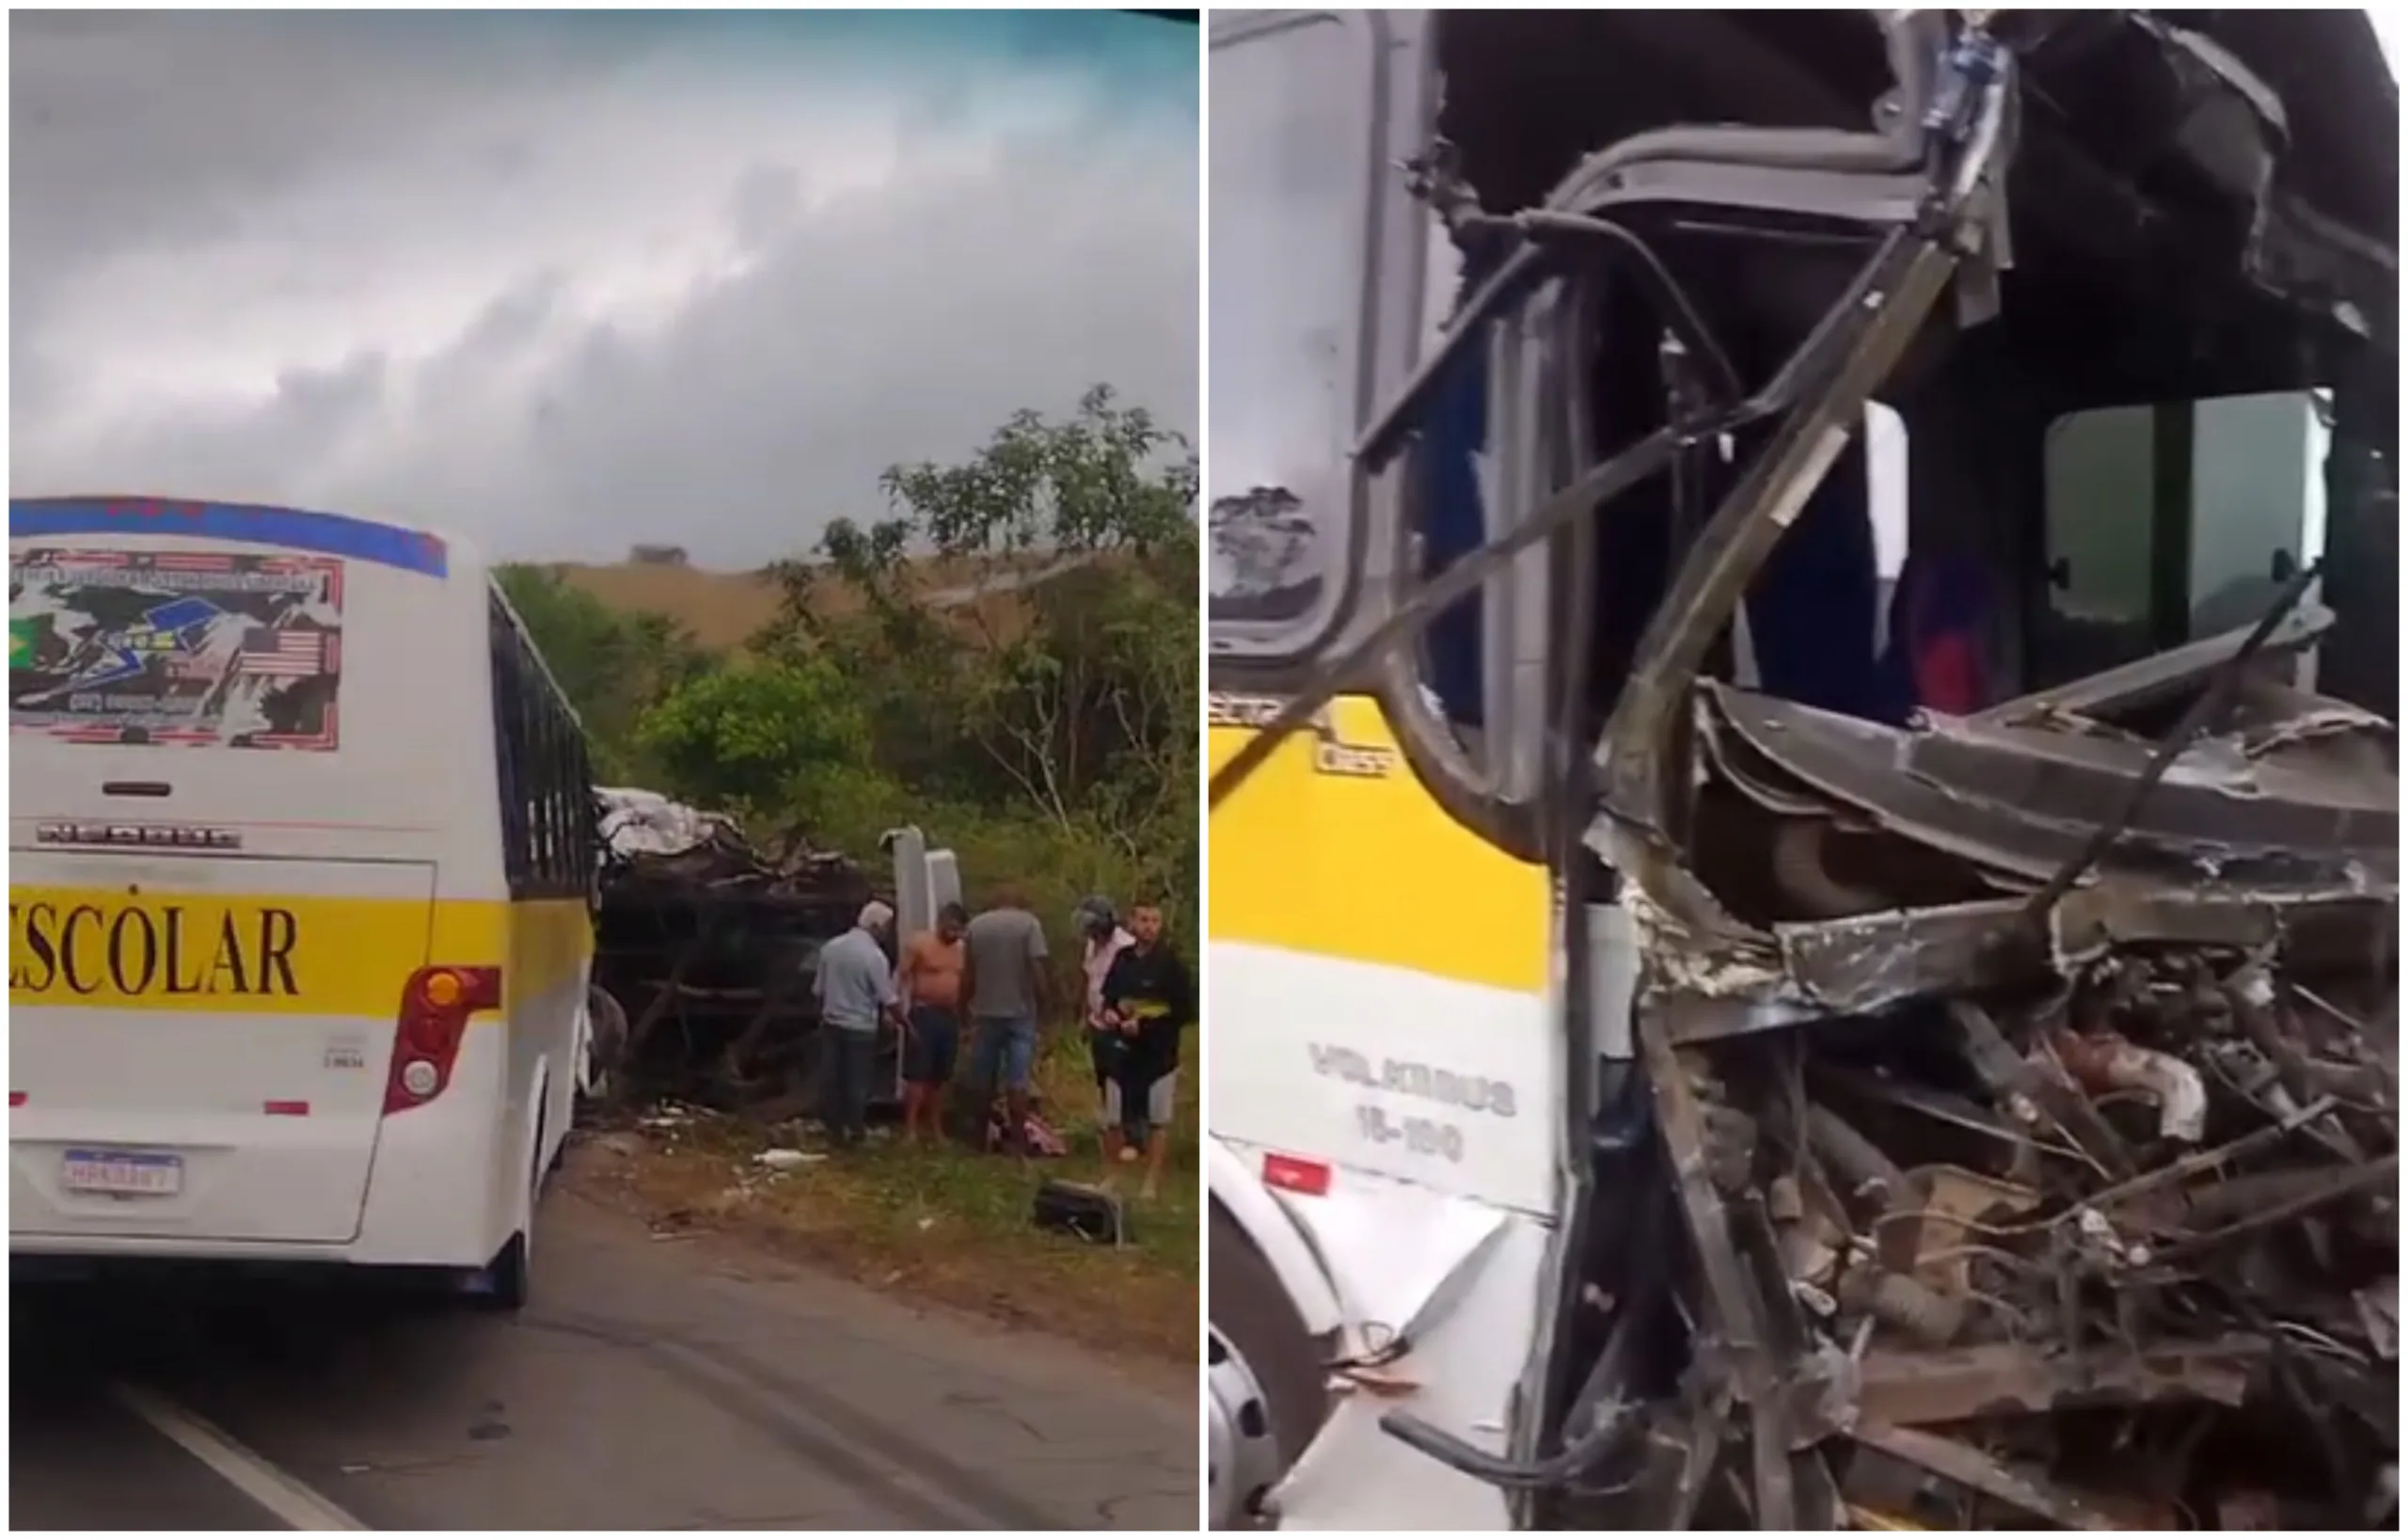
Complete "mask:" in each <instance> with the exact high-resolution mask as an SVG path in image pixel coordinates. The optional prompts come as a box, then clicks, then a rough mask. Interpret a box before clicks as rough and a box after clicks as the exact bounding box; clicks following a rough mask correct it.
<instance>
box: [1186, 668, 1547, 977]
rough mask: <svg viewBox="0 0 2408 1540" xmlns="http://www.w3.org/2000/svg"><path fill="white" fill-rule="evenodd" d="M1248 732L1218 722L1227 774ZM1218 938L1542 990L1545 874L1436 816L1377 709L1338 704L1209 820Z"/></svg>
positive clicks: (1212, 742) (1215, 749)
mask: <svg viewBox="0 0 2408 1540" xmlns="http://www.w3.org/2000/svg"><path fill="white" fill-rule="evenodd" d="M1252 736H1253V734H1252V732H1251V731H1250V730H1248V729H1246V728H1243V727H1230V726H1224V725H1219V724H1216V725H1214V726H1213V727H1212V730H1211V734H1210V738H1209V747H1210V753H1211V756H1212V767H1213V768H1214V769H1217V768H1219V767H1220V766H1221V765H1222V764H1223V763H1225V762H1227V761H1228V758H1229V756H1230V755H1232V754H1236V753H1237V751H1238V748H1239V746H1240V745H1241V744H1243V743H1244V742H1245V741H1246V739H1247V738H1251V737H1252ZM1209 837H1210V839H1211V841H1212V904H1211V925H1212V930H1211V934H1212V939H1213V940H1215V941H1230V942H1248V943H1253V944H1256V945H1265V946H1277V947H1281V948H1284V949H1287V950H1291V951H1296V952H1303V953H1307V954H1309V955H1313V956H1319V957H1333V958H1341V959H1345V960H1347V961H1358V962H1375V963H1385V964H1386V965H1389V966H1391V967H1397V968H1409V969H1412V970H1414V971H1416V972H1418V973H1426V974H1431V975H1434V976H1438V977H1442V978H1450V979H1456V980H1460V981H1462V982H1465V983H1472V984H1486V985H1490V986H1492V987H1495V988H1499V989H1510V990H1516V991H1524V992H1533V993H1535V992H1541V991H1543V990H1545V988H1546V980H1547V919H1548V914H1549V912H1550V908H1551V902H1550V898H1549V892H1550V890H1549V887H1548V883H1547V876H1546V872H1545V868H1543V867H1541V866H1538V865H1532V864H1531V863H1529V862H1526V861H1522V860H1519V859H1517V858H1515V857H1514V856H1513V855H1511V854H1509V853H1507V852H1506V851H1504V850H1501V849H1497V847H1496V846H1495V845H1492V844H1490V843H1489V842H1488V841H1487V840H1485V839H1482V838H1481V836H1480V835H1478V834H1474V833H1473V832H1472V831H1471V830H1469V829H1467V828H1465V826H1464V825H1463V824H1462V823H1460V822H1458V821H1457V820H1456V819H1455V818H1452V817H1451V816H1450V815H1449V814H1448V812H1447V810H1446V809H1445V808H1443V807H1441V806H1439V805H1438V802H1437V801H1436V799H1434V797H1432V796H1431V794H1430V791H1429V788H1428V787H1426V786H1423V785H1422V784H1421V781H1420V779H1419V778H1418V776H1416V775H1415V774H1414V772H1413V770H1412V769H1411V768H1410V767H1409V766H1407V765H1406V764H1405V763H1404V761H1403V757H1402V754H1401V753H1400V752H1399V751H1398V748H1397V741H1396V737H1395V734H1394V733H1393V732H1392V731H1390V729H1389V727H1388V724H1387V722H1386V719H1385V717H1384V716H1383V714H1382V713H1381V711H1380V708H1379V706H1378V705H1377V704H1376V703H1375V702H1373V701H1371V700H1369V699H1366V698H1343V699H1340V700H1338V701H1336V702H1334V703H1332V706H1331V708H1330V711H1329V713H1328V714H1327V717H1326V719H1325V726H1324V727H1323V730H1321V731H1318V732H1316V731H1311V730H1307V731H1304V732H1299V733H1297V734H1295V735H1294V736H1293V737H1291V738H1290V739H1289V740H1288V741H1287V742H1286V743H1284V744H1282V745H1281V746H1280V748H1279V751H1278V752H1277V753H1276V754H1273V755H1272V756H1271V758H1270V759H1269V760H1268V761H1266V762H1265V763H1264V764H1263V766H1262V767H1261V769H1260V770H1257V771H1256V772H1255V774H1254V776H1253V778H1252V779H1250V780H1248V781H1247V782H1246V783H1245V785H1244V786H1242V787H1240V788H1239V789H1238V791H1237V792H1236V793H1235V794H1234V795H1233V796H1231V797H1230V798H1229V799H1228V801H1226V802H1222V804H1221V805H1220V806H1219V807H1218V808H1216V809H1214V810H1213V812H1212V820H1211V825H1210V830H1209Z"/></svg>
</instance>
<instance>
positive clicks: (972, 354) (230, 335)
mask: <svg viewBox="0 0 2408 1540" xmlns="http://www.w3.org/2000/svg"><path fill="white" fill-rule="evenodd" d="M781 23H782V24H781ZM948 25H949V27H950V29H949V30H948ZM12 41H13V44H14V47H13V60H12V87H13V96H12V102H11V115H12V123H11V126H12V129H13V130H14V134H15V142H14V145H13V155H14V160H15V166H14V174H15V187H14V205H13V212H14V214H15V241H14V246H13V248H12V253H11V255H12V260H13V263H14V266H15V282H14V285H13V292H12V294H11V311H12V321H13V324H14V326H15V347H14V349H13V350H12V357H11V378H12V384H13V386H14V392H15V393H14V397H13V403H14V405H13V410H12V419H13V421H12V428H13V432H14V444H13V448H14V460H13V470H12V480H13V482H14V484H15V487H16V489H18V490H21V491H25V490H37V489H39V490H72V489H77V488H95V487H105V488H110V489H134V488H142V489H156V490H159V491H163V492H170V493H177V494H191V495H222V496H230V497H250V498H264V499H283V500H293V501H297V502H309V503H316V504H322V505H331V506H336V507H343V508H352V509H356V510H359V511H362V512H386V513H391V514H396V515H403V516H411V517H416V518H422V519H426V520H429V521H431V522H436V523H439V524H444V525H447V526H450V527H452V528H455V529H458V530H461V531H462V532H467V533H471V534H475V535H479V536H482V537H483V538H484V539H485V540H486V541H488V542H489V543H492V544H495V545H496V546H498V547H499V548H501V549H503V550H506V551H509V552H512V553H514V554H543V555H562V556H570V555H582V556H600V557H609V556H612V555H615V554H618V553H619V552H621V551H623V550H624V548H626V546H627V545H628V544H630V543H631V542H634V541H638V540H648V539H670V540H674V541H677V542H678V543H681V544H684V545H686V546H687V547H689V548H690V549H691V550H692V551H693V552H694V554H695V557H696V559H697V560H700V561H705V562H711V563H720V564H737V563H752V562H756V561H761V560H765V559H768V558H769V557H773V556H776V555H780V554H784V553H787V552H790V551H793V550H796V549H799V548H802V547H805V546H807V545H808V544H809V543H810V541H811V539H812V538H813V537H814V536H815V535H816V530H817V529H818V527H819V526H820V525H821V524H823V523H824V522H825V520H826V519H827V518H828V517H829V516H832V515H834V514H837V513H854V514H860V513H863V512H869V511H873V510H874V508H875V502H876V489H875V481H876V477H877V474H878V472H879V470H880V469H882V468H884V467H885V466H886V465H887V464H889V463H891V462H893V461H895V460H900V459H913V458H920V457H931V456H933V457H944V456H949V455H957V454H959V453H962V452H966V451H967V450H969V449H970V448H972V447H973V446H974V445H975V444H976V443H977V442H978V441H979V440H981V439H982V438H983V437H985V435H986V434H987V433H988V432H989V431H990V429H991V428H992V427H994V426H995V425H996V424H997V423H998V422H999V421H1001V420H1002V419H1003V417H1004V416H1005V415H1006V414H1007V413H1008V412H1010V411H1011V410H1013V409H1014V408H1016V407H1018V406H1022V405H1035V406H1039V407H1043V408H1047V409H1054V410H1059V409H1062V408H1065V407H1067V406H1068V405H1069V404H1070V403H1071V402H1072V401H1074V400H1075V398H1076V396H1077V394H1078V392H1079V390H1080V389H1082V388H1083V387H1084V386H1085V385H1086V384H1088V383H1090V382H1093V381H1096V380H1108V381H1111V382H1113V383H1115V384H1117V386H1119V387H1120V388H1121V389H1122V390H1123V391H1124V393H1126V394H1127V395H1129V396H1130V397H1131V398H1133V399H1134V400H1136V401H1139V402H1142V403H1144V404H1146V405H1150V406H1152V407H1154V408H1155V409H1156V410H1157V411H1158V412H1159V413H1160V414H1161V415H1163V416H1164V417H1165V418H1166V419H1168V420H1170V421H1174V422H1175V423H1177V424H1178V425H1180V426H1181V427H1193V426H1194V425H1196V401H1195V389H1196V388H1195V376H1196V284H1197V274H1198V263H1197V260H1196V234H1197V231H1196V133H1195V119H1196V85H1195V71H1194V64H1193V60H1194V57H1195V33H1194V29H1192V28H1184V27H1177V26H1171V25H1168V24H1148V23H1143V22H1138V21H1134V20H1132V19H1129V18H1119V17H1108V16H1087V17H1076V16H1057V17H1053V18H1047V19H1042V20H1041V21H1039V22H1033V21H1031V20H1030V19H1027V18H1016V19H1007V20H1006V21H1005V22H1003V23H998V22H995V21H991V20H986V19H957V20H956V21H954V22H952V23H951V24H945V23H944V21H943V19H941V18H928V17H919V18H911V19H909V20H908V21H898V22H895V23H892V24H881V23H880V22H879V21H878V20H877V19H875V18H839V19H834V20H831V21H827V22H823V23H820V24H817V25H816V26H815V25H814V24H812V23H811V22H808V21H797V20H795V19H792V18H784V19H767V18H763V17H761V16H760V15H759V13H754V15H753V19H751V20H749V21H747V22H743V23H727V22H722V23H721V24H718V25H716V26H713V27H698V28H691V29H681V28H679V27H677V26H675V25H673V24H670V23H668V22H664V21H662V20H660V19H657V18H656V19H652V20H650V21H640V20H637V19H625V20H622V19H616V18H603V19H600V20H589V19H584V18H577V19H572V18H566V17H553V18H530V17H525V16H520V17H512V18H491V17H457V18H451V17H436V16H433V15H428V14H421V15H419V16H413V17H393V16H386V17H376V18H363V19H356V20H355V19H352V18H341V17H275V16H218V17H203V16H198V15H195V16H175V17H103V18H95V19H86V18H82V17H71V18H65V19H49V18H45V19H43V20H41V21H40V22H38V23H33V24H28V22H26V21H24V20H17V21H15V22H14V23H13V24H12ZM937 103H942V104H943V110H941V111H940V110H936V104H937Z"/></svg>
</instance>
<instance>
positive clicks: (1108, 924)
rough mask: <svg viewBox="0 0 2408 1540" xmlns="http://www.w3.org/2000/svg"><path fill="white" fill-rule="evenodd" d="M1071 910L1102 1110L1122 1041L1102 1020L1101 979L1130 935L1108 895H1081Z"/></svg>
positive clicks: (1089, 1047) (1090, 1053) (1108, 1097)
mask: <svg viewBox="0 0 2408 1540" xmlns="http://www.w3.org/2000/svg"><path fill="white" fill-rule="evenodd" d="M1071 913H1072V917H1073V918H1075V919H1076V920H1077V921H1078V924H1079V936H1080V938H1081V940H1082V941H1083V942H1084V943H1085V949H1084V952H1083V954H1082V956H1081V958H1080V962H1081V965H1082V966H1083V967H1084V968H1085V972H1086V980H1087V1005H1086V1024H1087V1056H1088V1057H1089V1058H1091V1059H1093V1060H1094V1062H1095V1095H1096V1105H1097V1108H1098V1110H1099V1111H1102V1110H1103V1109H1104V1108H1105V1107H1106V1104H1107V1103H1109V1102H1110V1101H1111V1097H1112V1091H1111V1087H1112V1077H1113V1075H1114V1074H1115V1073H1116V1072H1117V1067H1118V1065H1119V1062H1120V1048H1121V1042H1122V1038H1121V1035H1120V1033H1119V1032H1118V1031H1117V1030H1116V1029H1115V1028H1113V1027H1110V1026H1107V1025H1105V1024H1104V1020H1103V980H1104V976H1105V975H1107V974H1109V973H1111V972H1112V960H1113V959H1114V958H1117V957H1118V956H1119V955H1120V953H1121V951H1122V950H1123V949H1124V948H1126V947H1127V946H1128V945H1129V944H1130V939H1131V938H1130V935H1129V932H1128V931H1127V930H1124V929H1121V926H1120V916H1119V914H1118V913H1117V912H1116V911H1115V910H1114V909H1113V907H1112V900H1111V899H1109V898H1105V897H1101V896H1091V897H1085V898H1082V899H1080V900H1079V905H1078V908H1077V909H1075V910H1073V911H1072V912H1071Z"/></svg>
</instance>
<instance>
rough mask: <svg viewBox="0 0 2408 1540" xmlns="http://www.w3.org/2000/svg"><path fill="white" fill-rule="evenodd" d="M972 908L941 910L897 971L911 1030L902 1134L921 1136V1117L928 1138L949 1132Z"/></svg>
mask: <svg viewBox="0 0 2408 1540" xmlns="http://www.w3.org/2000/svg"><path fill="white" fill-rule="evenodd" d="M969 924H970V912H969V911H968V910H966V909H964V908H962V907H961V906H960V905H959V904H947V905H945V906H944V908H943V909H942V910H939V911H938V912H937V928H936V929H934V930H932V931H931V930H923V931H921V932H920V933H919V934H918V935H916V936H913V937H912V938H911V945H908V946H906V947H904V948H903V963H902V966H901V967H900V968H898V969H896V970H895V991H896V992H897V993H899V994H900V995H901V996H902V997H903V1009H904V1012H905V1014H906V1017H907V1018H908V1020H909V1021H910V1023H911V1030H910V1032H909V1033H908V1034H907V1035H906V1037H905V1039H904V1044H903V1136H904V1137H905V1138H906V1139H911V1140H914V1141H916V1140H918V1139H919V1138H920V1137H921V1125H922V1119H924V1118H925V1119H926V1120H927V1138H929V1139H930V1140H935V1139H938V1138H940V1137H942V1136H943V1132H944V1088H945V1083H946V1082H947V1081H949V1080H951V1079H952V1078H953V1061H954V1059H955V1057H956V1056H958V1054H959V1053H960V1051H961V971H962V942H961V933H962V931H963V930H964V929H967V928H968V926H969Z"/></svg>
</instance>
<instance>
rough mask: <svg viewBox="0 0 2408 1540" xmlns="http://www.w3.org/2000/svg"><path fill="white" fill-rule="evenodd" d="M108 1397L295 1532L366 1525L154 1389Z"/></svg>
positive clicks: (121, 1390)
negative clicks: (148, 1424)
mask: <svg viewBox="0 0 2408 1540" xmlns="http://www.w3.org/2000/svg"><path fill="white" fill-rule="evenodd" d="M109 1394H110V1396H111V1397H112V1398H113V1399H115V1400H116V1402H117V1404H118V1405H120V1406H123V1407H124V1408H125V1409H126V1410H127V1411H130V1412H132V1413H133V1414H134V1415H135V1416H136V1417H138V1418H140V1419H142V1421H145V1422H148V1423H150V1425H151V1426H152V1427H154V1428H156V1429H158V1430H159V1431H160V1432H161V1433H163V1434H165V1435H166V1436H167V1437H168V1438H170V1439H172V1440H173V1441H174V1442H175V1444H176V1446H177V1447H178V1448H180V1449H182V1451H183V1452H184V1453H187V1454H189V1455H191V1456H192V1457H193V1458H194V1459H196V1460H198V1461H199V1462H200V1463H201V1464H203V1465H205V1466H207V1467H209V1469H212V1470H214V1471H215V1472H216V1473H217V1474H218V1475H219V1476H221V1477H223V1478H224V1479H225V1480H226V1482H227V1484H230V1485H231V1486H232V1487H233V1488H234V1489H235V1490H236V1491H238V1492H240V1493H242V1494H243V1495H244V1496H245V1497H246V1498H249V1499H250V1500H252V1501H253V1502H256V1503H258V1504H259V1505H260V1506H261V1507H262V1508H265V1509H266V1510H267V1511H268V1512H269V1513H271V1514H274V1515H275V1516H277V1517H278V1518H280V1519H282V1520H283V1521H284V1522H285V1524H286V1525H287V1526H288V1527H290V1528H292V1529H296V1530H364V1529H366V1528H368V1526H367V1525H365V1524H362V1523H361V1522H360V1521H359V1520H358V1519H356V1518H354V1517H352V1516H351V1515H349V1514H347V1513H345V1512H343V1511H342V1510H341V1508H338V1507H336V1506H335V1505H334V1504H333V1503H331V1502H329V1501H327V1500H325V1498H322V1497H320V1496H319V1495H318V1494H317V1493H315V1492H313V1491H311V1490H310V1489H309V1487H308V1486H306V1485H304V1484H302V1483H301V1482H299V1481H298V1480H296V1479H294V1478H293V1477H292V1476H289V1475H287V1474H285V1473H284V1472H283V1471H281V1470H279V1469H277V1468H276V1467H275V1466H273V1465H270V1464H269V1463H268V1462H267V1461H266V1460H265V1459H263V1458H261V1456H260V1455H258V1454H255V1453H252V1452H251V1451H249V1450H247V1449H246V1448H244V1447H243V1446H242V1445H241V1444H239V1443H236V1442H235V1441H234V1440H233V1439H232V1438H231V1437H229V1436H228V1435H227V1434H226V1433H225V1432H224V1431H223V1430H222V1429H220V1428H218V1427H217V1426H216V1425H215V1424H214V1423H212V1422H210V1421H207V1420H205V1419H203V1418H201V1417H199V1416H198V1415H197V1414H195V1413H193V1412H188V1411H186V1410H184V1409H183V1408H182V1406H179V1405H176V1404H175V1403H174V1402H172V1401H169V1400H168V1399H167V1398H166V1397H165V1396H163V1395H161V1394H159V1393H158V1392H157V1391H155V1390H146V1389H143V1388H142V1387H140V1386H138V1385H113V1386H111V1387H110V1388H109Z"/></svg>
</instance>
